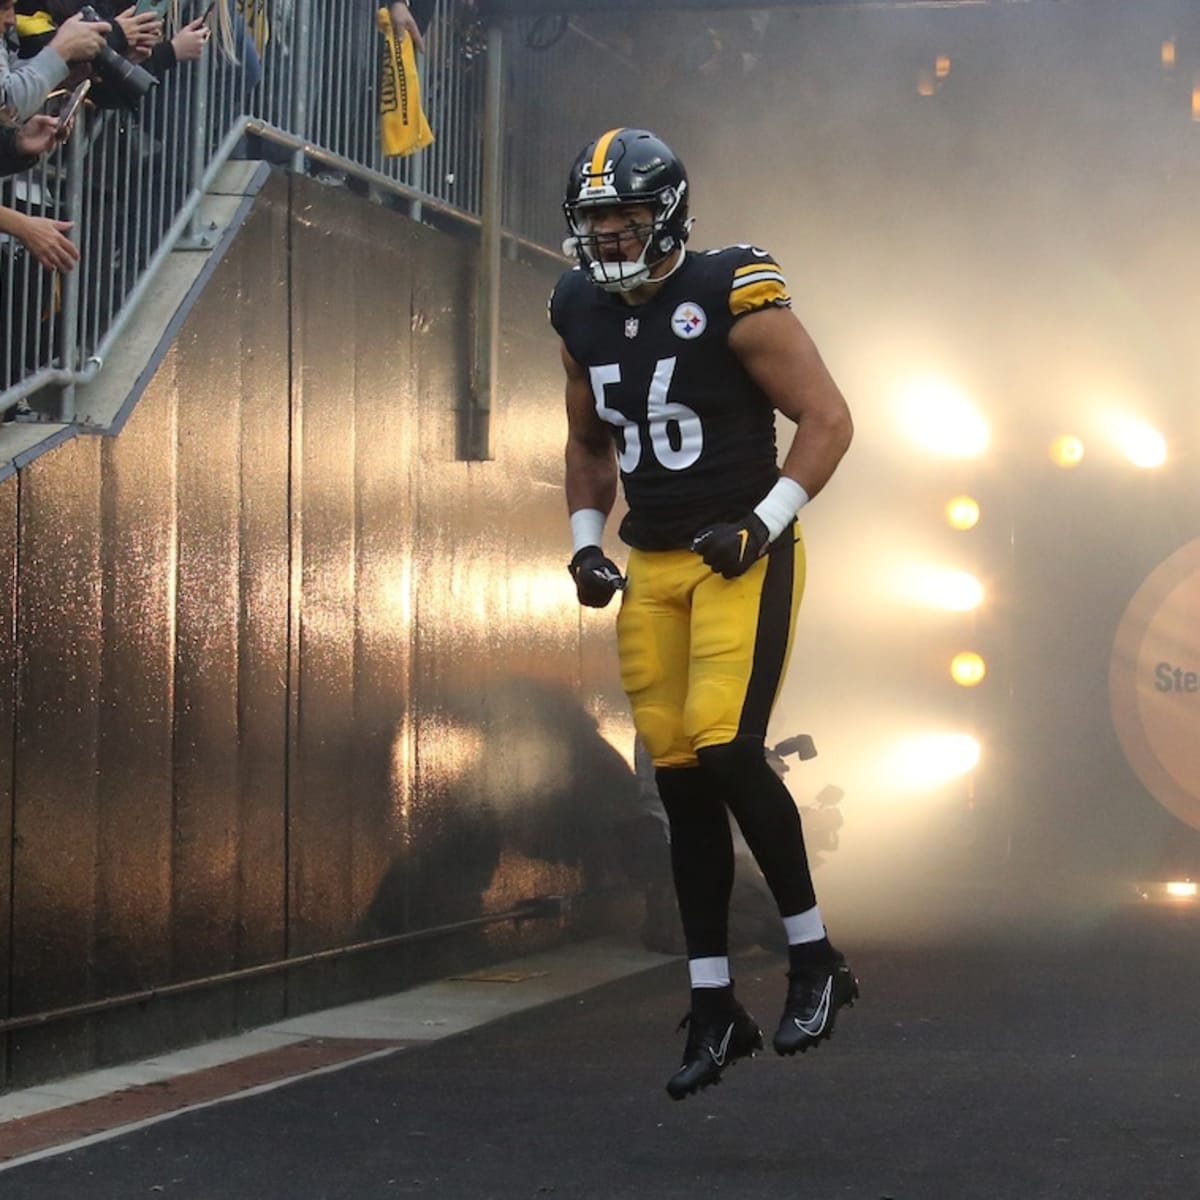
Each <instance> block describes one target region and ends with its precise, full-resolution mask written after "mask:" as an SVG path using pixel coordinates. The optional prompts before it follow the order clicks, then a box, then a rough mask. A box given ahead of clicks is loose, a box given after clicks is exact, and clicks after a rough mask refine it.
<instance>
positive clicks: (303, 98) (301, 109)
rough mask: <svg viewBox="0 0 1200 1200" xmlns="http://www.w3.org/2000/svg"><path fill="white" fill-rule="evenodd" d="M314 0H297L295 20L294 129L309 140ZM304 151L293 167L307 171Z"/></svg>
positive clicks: (297, 155) (293, 160)
mask: <svg viewBox="0 0 1200 1200" xmlns="http://www.w3.org/2000/svg"><path fill="white" fill-rule="evenodd" d="M312 23H313V21H312V0H296V19H295V21H294V22H293V24H292V54H293V56H294V57H293V62H295V64H296V72H295V81H296V83H295V87H296V92H295V95H294V96H293V97H292V122H293V129H292V132H293V133H294V134H295V135H296V136H297V137H299V138H303V140H304V141H305V142H307V141H309V140H310V139H309V127H308V102H309V86H310V81H309V79H310V69H309V68H310V64H311V62H312V56H311V49H310V48H311V46H312ZM304 157H305V156H304V151H303V150H297V151H296V154H295V157H294V158H293V159H292V169H293V170H294V171H296V172H297V173H302V172H303V171H304Z"/></svg>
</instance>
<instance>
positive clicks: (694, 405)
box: [550, 246, 791, 550]
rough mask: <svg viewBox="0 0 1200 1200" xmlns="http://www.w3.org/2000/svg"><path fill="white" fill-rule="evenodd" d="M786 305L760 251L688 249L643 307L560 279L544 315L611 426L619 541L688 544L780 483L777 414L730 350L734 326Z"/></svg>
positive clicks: (780, 283)
mask: <svg viewBox="0 0 1200 1200" xmlns="http://www.w3.org/2000/svg"><path fill="white" fill-rule="evenodd" d="M790 304H791V299H790V297H789V296H788V293H787V284H786V282H785V281H784V278H783V275H782V273H781V272H780V270H779V268H778V266H776V265H775V262H774V260H773V259H772V258H771V256H770V255H769V254H768V253H767V252H766V251H765V250H760V249H758V248H757V247H755V246H730V247H727V248H725V249H723V250H710V251H708V252H707V253H696V252H688V254H687V256H686V258H685V259H684V262H683V263H682V265H681V266H680V267H679V269H678V270H677V271H676V272H675V273H674V274H673V275H671V276H670V277H669V278H668V279H667V280H666V282H665V283H663V285H662V287H660V288H659V290H658V291H657V292H656V293H655V295H654V296H653V297H652V298H651V299H650V301H649V302H648V303H646V304H643V305H638V306H632V305H629V304H626V303H625V301H624V300H622V299H621V298H620V297H619V296H616V295H613V294H612V293H610V292H606V291H604V290H603V289H602V288H600V287H598V286H597V285H596V284H594V283H593V282H592V281H591V280H590V279H589V278H588V277H587V276H586V275H585V274H584V273H583V271H581V270H580V269H579V268H575V269H574V270H572V271H568V272H567V273H566V274H565V275H563V276H562V278H561V279H560V280H559V281H558V284H557V286H556V287H555V289H554V293H553V295H552V296H551V298H550V320H551V322H552V323H553V325H554V328H555V329H556V330H557V331H558V334H559V336H560V337H561V338H562V339H563V342H564V344H565V345H566V348H567V351H568V352H569V353H570V355H571V357H572V358H574V359H575V361H576V362H577V363H579V364H580V366H582V367H583V368H584V369H585V370H586V371H587V373H588V376H589V378H590V380H591V385H592V394H593V396H594V397H595V401H596V412H597V413H598V414H599V415H600V417H601V419H602V420H604V421H606V422H608V424H609V425H610V426H611V427H612V434H613V439H614V441H615V443H616V447H617V457H618V461H619V463H620V468H621V479H622V482H623V484H624V487H625V499H626V501H627V503H628V505H629V512H628V514H627V515H626V517H625V519H624V521H622V523H621V530H620V534H621V539H622V540H623V541H624V542H626V543H628V544H629V545H630V546H634V547H636V548H638V549H640V550H673V549H678V548H681V547H686V546H689V545H690V544H691V541H692V538H693V537H694V536H695V534H697V533H698V532H699V531H700V530H701V529H703V528H704V527H705V526H707V525H711V524H713V523H714V522H717V521H736V520H738V519H740V518H741V517H744V516H745V515H746V513H747V512H748V511H749V510H750V509H752V508H753V507H754V506H755V505H756V504H757V503H758V502H759V501H760V500H761V499H762V498H763V496H765V495H766V494H767V492H768V491H770V489H771V486H772V485H773V484H774V482H775V480H776V479H777V478H778V477H779V471H778V467H777V465H776V448H775V411H774V408H773V406H772V405H771V403H770V401H769V400H768V399H767V397H766V396H765V395H764V394H763V392H762V390H761V389H760V388H759V387H758V386H757V385H756V384H755V383H754V381H753V380H752V379H751V378H750V376H749V375H748V374H747V373H746V371H745V369H744V368H743V367H742V364H741V363H740V362H739V361H738V359H737V356H736V355H735V354H734V353H733V351H732V350H730V348H729V331H730V329H732V327H733V324H734V322H735V321H736V320H738V318H739V317H742V316H745V315H746V314H747V313H752V312H756V311H758V310H759V309H762V308H766V307H769V306H771V305H790Z"/></svg>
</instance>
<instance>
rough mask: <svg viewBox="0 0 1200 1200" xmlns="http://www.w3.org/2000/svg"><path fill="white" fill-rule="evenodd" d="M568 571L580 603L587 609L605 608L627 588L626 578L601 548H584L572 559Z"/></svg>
mask: <svg viewBox="0 0 1200 1200" xmlns="http://www.w3.org/2000/svg"><path fill="white" fill-rule="evenodd" d="M567 570H568V571H570V572H571V578H572V579H574V580H575V594H576V595H577V596H578V597H579V603H580V604H582V605H584V606H585V607H587V608H604V607H605V606H606V605H607V604H608V602H609V601H610V600H611V599H612V598H613V596H614V595H615V594H616V593H617V592H618V591H621V590H623V589H624V587H625V578H624V576H623V575H622V574H621V572H620V571H618V570H617V564H616V563H615V562H613V561H612V559H611V558H609V557H608V556H607V555H606V554H605V553H604V551H603V550H601V549H600V547H599V546H584V548H583V549H582V550H580V551H579V553H578V554H576V555H575V557H574V558H573V559H571V562H570V565H569V566H568V567H567Z"/></svg>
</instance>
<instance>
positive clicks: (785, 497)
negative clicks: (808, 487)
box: [754, 475, 808, 541]
mask: <svg viewBox="0 0 1200 1200" xmlns="http://www.w3.org/2000/svg"><path fill="white" fill-rule="evenodd" d="M807 503H808V493H807V492H806V491H805V490H804V489H803V488H802V487H801V486H800V485H799V484H798V483H797V482H796V481H795V480H794V479H791V478H789V477H788V476H787V475H780V477H779V479H778V481H777V482H776V484H775V486H774V487H773V488H772V489H771V490H770V491H769V492H768V493H767V494H766V495H765V496H764V497H763V498H762V499H761V500H760V501H759V502H758V503H757V504H756V505H755V506H754V515H755V516H756V517H758V519H759V520H760V521H761V522H762V523H763V524H764V525H765V526H766V527H767V532H768V533H769V534H770V535H771V541H774V540H775V539H776V538H777V537H778V536H779V535H780V534H781V533H782V532H783V531H784V530H785V529H786V528H787V527H788V526H789V525H790V524H791V523H792V520H793V519H794V518H795V516H796V514H797V513H798V512H799V511H800V510H801V509H802V508H803V507H804V506H805V505H806V504H807Z"/></svg>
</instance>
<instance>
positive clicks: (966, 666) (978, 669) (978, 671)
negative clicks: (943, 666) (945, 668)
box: [950, 650, 987, 687]
mask: <svg viewBox="0 0 1200 1200" xmlns="http://www.w3.org/2000/svg"><path fill="white" fill-rule="evenodd" d="M986 674H987V663H985V662H984V661H983V656H982V655H981V654H976V653H975V651H974V650H963V651H962V652H961V653H959V654H956V655H955V656H954V658H953V659H951V660H950V678H951V679H953V680H954V682H955V683H957V684H958V686H959V687H975V686H976V685H977V684H980V683H982V682H983V677H984V676H985V675H986Z"/></svg>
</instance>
